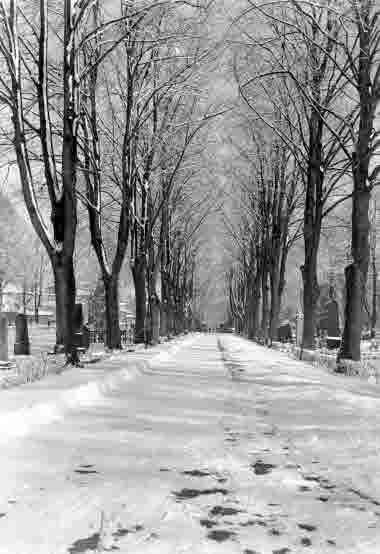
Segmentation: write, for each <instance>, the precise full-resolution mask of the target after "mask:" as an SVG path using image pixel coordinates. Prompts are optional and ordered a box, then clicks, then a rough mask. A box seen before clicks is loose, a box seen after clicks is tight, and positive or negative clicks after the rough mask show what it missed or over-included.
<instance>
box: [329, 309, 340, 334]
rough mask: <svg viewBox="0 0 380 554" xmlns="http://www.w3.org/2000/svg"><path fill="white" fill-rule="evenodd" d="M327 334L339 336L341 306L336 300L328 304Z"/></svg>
mask: <svg viewBox="0 0 380 554" xmlns="http://www.w3.org/2000/svg"><path fill="white" fill-rule="evenodd" d="M327 334H328V336H329V337H339V336H340V329H339V308H338V302H337V301H336V300H331V301H330V302H329V303H328V304H327Z"/></svg>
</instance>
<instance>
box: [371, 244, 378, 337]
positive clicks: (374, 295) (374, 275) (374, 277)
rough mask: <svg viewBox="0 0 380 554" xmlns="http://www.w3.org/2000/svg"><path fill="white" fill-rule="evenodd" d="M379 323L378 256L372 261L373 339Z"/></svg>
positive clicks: (374, 256)
mask: <svg viewBox="0 0 380 554" xmlns="http://www.w3.org/2000/svg"><path fill="white" fill-rule="evenodd" d="M376 323H377V268H376V254H375V253H374V255H373V260H372V309H371V337H372V338H374V337H375V333H376Z"/></svg>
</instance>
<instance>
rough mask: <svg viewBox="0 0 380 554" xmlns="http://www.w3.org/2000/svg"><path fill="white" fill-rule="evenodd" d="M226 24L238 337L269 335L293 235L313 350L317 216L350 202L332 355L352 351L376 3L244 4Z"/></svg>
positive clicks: (378, 63)
mask: <svg viewBox="0 0 380 554" xmlns="http://www.w3.org/2000/svg"><path fill="white" fill-rule="evenodd" d="M237 26H238V29H239V34H238V36H239V37H240V40H237V39H235V40H232V41H231V42H232V44H233V48H234V59H233V66H234V73H235V79H236V81H237V84H238V87H239V93H240V98H241V112H242V113H243V114H244V115H243V119H244V120H245V121H246V122H248V123H244V125H245V126H246V127H247V126H248V128H249V130H248V132H249V136H250V138H249V140H247V141H245V144H244V148H241V147H240V159H241V160H242V161H243V162H244V159H245V160H246V164H245V165H246V167H247V168H248V166H249V170H248V178H247V176H244V179H242V178H241V175H240V180H242V181H243V182H242V183H241V190H242V193H241V196H242V206H244V209H243V210H242V212H243V214H242V217H241V223H240V224H239V225H238V226H236V225H235V226H234V228H233V229H231V230H230V232H231V234H232V235H233V237H234V240H235V242H236V245H237V256H236V261H235V262H234V264H233V266H232V267H231V270H230V271H229V273H228V275H227V287H228V291H229V298H230V310H231V313H232V314H233V315H234V317H235V320H236V321H238V326H239V327H240V328H241V329H242V330H244V331H245V332H246V333H247V334H248V336H259V335H260V334H261V335H262V336H263V338H264V339H268V338H269V337H268V335H269V336H270V338H271V339H272V340H273V339H274V338H275V337H276V333H277V326H278V313H279V306H280V305H281V295H282V292H283V289H284V283H283V276H284V275H285V272H284V271H283V269H282V263H283V261H284V262H286V256H287V254H288V249H289V247H290V246H291V245H292V244H293V243H294V241H295V240H297V239H298V238H300V239H302V240H303V243H304V262H303V264H302V266H301V268H300V270H301V273H302V281H303V298H302V305H303V312H304V327H303V339H302V347H303V348H313V347H314V338H315V334H316V309H317V305H318V300H319V296H320V286H319V283H318V269H319V268H318V255H319V249H320V242H321V233H322V230H323V225H324V221H325V219H326V218H327V217H328V216H330V214H331V213H332V212H333V211H334V210H336V209H337V207H338V206H339V205H340V204H341V203H343V202H346V201H351V203H352V216H351V231H352V238H351V256H350V258H351V259H350V261H349V263H348V265H347V267H346V269H345V280H346V284H345V288H346V291H345V299H346V306H345V326H344V332H343V337H342V344H341V348H340V351H339V354H338V359H339V360H340V362H341V363H342V364H343V363H344V361H345V360H354V361H357V360H360V339H361V332H362V321H363V317H362V315H363V312H364V306H365V302H366V282H367V273H368V264H369V260H370V245H369V232H370V220H369V209H370V198H371V193H372V190H373V188H374V187H375V186H376V185H378V184H379V176H380V167H379V164H378V161H377V163H376V157H375V153H376V150H377V149H378V148H379V144H380V141H379V138H380V131H379V126H378V122H377V125H376V113H377V109H378V107H379V103H380V20H379V6H378V5H377V3H376V2H375V1H373V0H358V1H355V2H354V1H351V0H345V1H343V2H340V3H338V4H336V3H332V2H329V1H326V2H319V3H317V2H298V1H297V0H289V1H287V2H281V3H276V2H274V3H273V2H272V3H270V4H267V3H265V2H249V3H248V4H247V7H246V9H245V10H244V12H243V13H242V14H241V16H240V17H239V18H237ZM235 35H236V34H235ZM241 37H244V38H241ZM236 44H237V46H236ZM247 145H248V147H247ZM267 145H269V147H268V146H267ZM247 210H248V211H247Z"/></svg>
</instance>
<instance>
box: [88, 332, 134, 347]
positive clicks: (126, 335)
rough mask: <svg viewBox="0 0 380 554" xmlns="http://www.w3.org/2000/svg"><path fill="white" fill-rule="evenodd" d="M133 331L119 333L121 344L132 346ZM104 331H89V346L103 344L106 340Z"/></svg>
mask: <svg viewBox="0 0 380 554" xmlns="http://www.w3.org/2000/svg"><path fill="white" fill-rule="evenodd" d="M133 334H134V333H133V329H123V330H121V331H120V335H121V343H122V344H133ZM105 335H106V331H105V329H90V344H96V343H104V341H105V338H106V336H105Z"/></svg>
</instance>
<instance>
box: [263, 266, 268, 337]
mask: <svg viewBox="0 0 380 554" xmlns="http://www.w3.org/2000/svg"><path fill="white" fill-rule="evenodd" d="M261 294H262V312H261V314H262V316H261V336H262V338H263V340H264V342H265V343H266V342H267V340H268V327H269V289H268V272H267V271H266V270H264V272H263V280H262V293H261Z"/></svg>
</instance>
